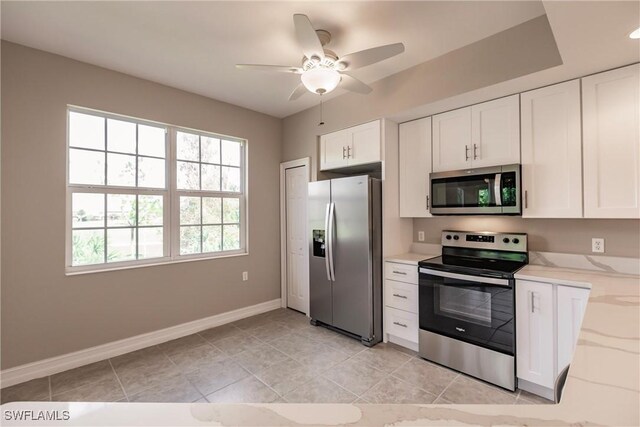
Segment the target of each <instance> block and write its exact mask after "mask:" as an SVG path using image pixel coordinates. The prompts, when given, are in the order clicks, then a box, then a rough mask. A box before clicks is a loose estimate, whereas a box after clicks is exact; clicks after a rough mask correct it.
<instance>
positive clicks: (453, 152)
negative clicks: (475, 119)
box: [401, 107, 471, 172]
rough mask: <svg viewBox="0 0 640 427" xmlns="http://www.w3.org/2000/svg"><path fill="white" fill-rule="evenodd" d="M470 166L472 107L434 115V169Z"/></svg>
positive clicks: (435, 170) (438, 170) (436, 170)
mask: <svg viewBox="0 0 640 427" xmlns="http://www.w3.org/2000/svg"><path fill="white" fill-rule="evenodd" d="M401 167H402V166H401ZM469 167H471V107H466V108H460V109H458V110H453V111H449V112H446V113H442V114H437V115H435V116H433V171H434V172H444V171H450V170H458V169H467V168H469Z"/></svg>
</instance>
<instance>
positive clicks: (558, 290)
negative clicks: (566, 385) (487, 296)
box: [516, 280, 589, 399]
mask: <svg viewBox="0 0 640 427" xmlns="http://www.w3.org/2000/svg"><path fill="white" fill-rule="evenodd" d="M588 298H589V290H588V289H584V288H576V287H571V286H564V285H557V284H554V283H542V282H535V281H530V280H517V281H516V374H517V377H518V388H521V389H523V390H527V391H529V392H532V393H535V394H538V395H540V396H542V397H545V398H547V399H553V398H554V387H555V382H556V378H557V377H558V375H560V373H561V372H562V370H563V369H564V368H565V367H567V365H569V364H570V363H571V359H572V358H573V351H574V350H575V346H576V344H577V341H578V335H579V333H580V326H581V324H582V317H583V316H584V311H585V309H586V306H587V300H588Z"/></svg>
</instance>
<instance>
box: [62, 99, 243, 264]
mask: <svg viewBox="0 0 640 427" xmlns="http://www.w3.org/2000/svg"><path fill="white" fill-rule="evenodd" d="M71 112H77V113H82V114H90V115H94V116H100V117H104V118H105V119H115V120H122V121H128V122H131V123H136V124H142V125H149V126H155V127H164V128H165V188H148V187H123V186H115V185H108V184H107V181H106V179H107V174H106V170H107V163H106V162H107V156H105V184H104V185H93V184H91V185H89V184H71V183H70V182H69V161H70V148H75V147H71V146H70V144H69V142H70V141H69V117H70V114H69V113H71ZM179 131H182V132H187V133H191V134H197V135H199V136H206V137H212V138H217V139H224V140H227V141H234V142H239V143H240V145H241V153H240V192H238V193H234V192H223V191H219V192H218V191H203V190H178V189H177V159H176V151H177V141H176V139H177V138H176V135H177V132H179ZM106 144H107V140H106V138H105V150H95V149H93V150H92V149H87V150H88V151H98V152H107V148H108V147H107V145H106ZM247 146H248V141H247V140H246V139H242V138H238V137H233V136H229V135H222V134H218V133H213V132H207V131H201V130H195V129H190V128H186V127H183V126H175V125H171V124H166V123H160V122H154V121H150V120H145V119H139V118H135V117H129V116H123V115H119V114H114V113H109V112H105V111H99V110H94V109H90V108H84V107H79V106H74V105H68V106H67V143H66V154H65V160H66V182H65V184H66V217H65V274H66V275H75V274H84V273H96V272H102V271H112V270H122V269H130V268H137V267H148V266H154V265H164V264H171V263H180V262H187V261H198V260H207V259H217V258H226V257H235V256H244V255H248V254H249V251H248V247H249V244H248V221H247V217H248V214H247V209H248V191H247V190H248V185H247V182H248V170H247V163H248V149H247ZM78 148H81V147H78ZM126 154H129V155H131V153H126ZM137 157H138V154H137V153H136V162H137ZM143 157H152V156H143ZM137 180H138V171H137V167H136V183H137ZM73 193H99V194H133V195H160V196H162V197H163V225H162V227H163V253H164V256H162V257H158V258H148V259H142V260H140V259H138V260H129V261H117V262H111V263H107V262H105V263H100V264H89V265H79V266H73V265H72V262H73V254H72V249H73V248H72V244H73V238H72V230H73V218H72V217H73V209H72V195H73ZM180 195H183V196H185V195H186V196H199V197H223V198H224V197H227V198H229V197H233V198H238V199H239V200H240V203H239V204H240V220H239V224H240V249H236V250H231V251H220V252H205V253H197V254H189V255H180V199H179V197H180ZM136 209H137V207H136ZM105 221H106V218H105ZM97 228H98V227H96V229H97ZM101 228H103V229H104V230H105V233H106V230H107V226H106V224H105V225H104V227H101ZM110 228H112V227H110ZM135 228H136V230H138V229H139V228H144V226H143V227H139V226H138V225H137V224H136V227H135ZM91 229H92V228H87V230H91ZM136 241H137V239H136ZM105 244H106V239H105ZM105 251H106V248H105Z"/></svg>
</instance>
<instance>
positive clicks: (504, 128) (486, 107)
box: [471, 95, 520, 168]
mask: <svg viewBox="0 0 640 427" xmlns="http://www.w3.org/2000/svg"><path fill="white" fill-rule="evenodd" d="M518 101H519V95H512V96H508V97H506V98H500V99H496V100H493V101H489V102H483V103H482V104H478V105H474V106H472V107H471V144H472V150H471V151H472V153H471V157H472V161H471V163H472V164H473V167H474V168H477V167H486V166H501V165H508V164H512V163H520V105H519V102H518Z"/></svg>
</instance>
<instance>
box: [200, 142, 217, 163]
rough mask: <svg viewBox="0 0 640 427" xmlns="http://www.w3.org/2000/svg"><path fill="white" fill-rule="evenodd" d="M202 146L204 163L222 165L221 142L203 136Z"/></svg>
mask: <svg viewBox="0 0 640 427" xmlns="http://www.w3.org/2000/svg"><path fill="white" fill-rule="evenodd" d="M200 144H202V148H201V149H202V161H203V162H206V163H218V164H220V140H219V139H217V138H209V137H206V136H201V137H200Z"/></svg>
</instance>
